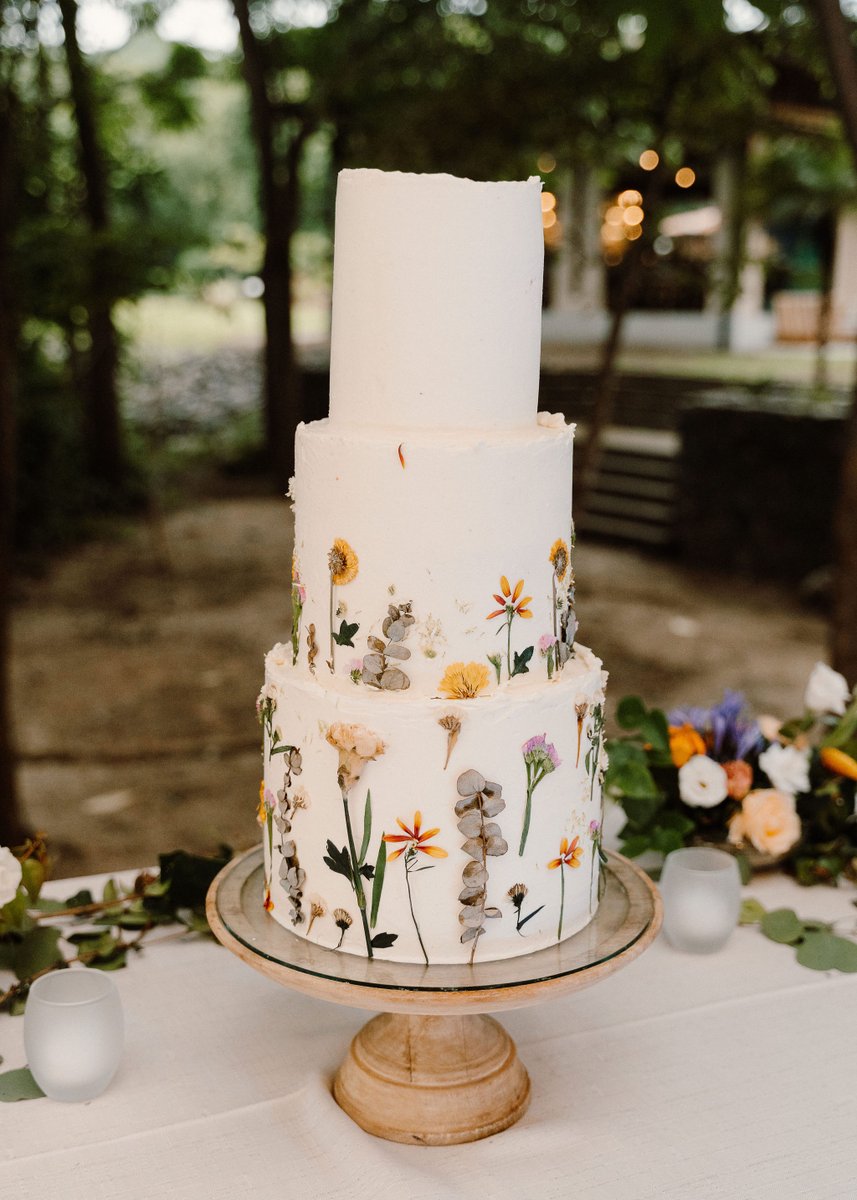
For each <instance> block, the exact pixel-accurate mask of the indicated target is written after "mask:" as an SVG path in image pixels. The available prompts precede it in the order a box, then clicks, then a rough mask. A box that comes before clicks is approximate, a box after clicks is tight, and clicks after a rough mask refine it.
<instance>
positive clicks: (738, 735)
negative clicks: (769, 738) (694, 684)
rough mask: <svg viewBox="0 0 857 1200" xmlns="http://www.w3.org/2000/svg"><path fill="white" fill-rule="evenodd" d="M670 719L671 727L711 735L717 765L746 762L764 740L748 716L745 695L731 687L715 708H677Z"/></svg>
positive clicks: (756, 725)
mask: <svg viewBox="0 0 857 1200" xmlns="http://www.w3.org/2000/svg"><path fill="white" fill-rule="evenodd" d="M668 720H669V723H670V725H685V724H687V725H692V726H693V728H694V729H695V730H696V731H697V732H698V733H700V734H702V736H703V737H709V736H710V738H711V757H712V758H713V759H715V761H717V762H729V761H731V760H732V759H736V758H743V759H746V758H747V757H748V756H749V755H751V754H752V753H753V752H754V751H755V750H757V749H758V748H759V744H760V742H761V740H762V735H761V732H760V731H759V726H758V724H757V723H756V721H754V720H753V719H752V718H750V717H748V716H747V715H746V710H745V697H744V695H743V693H742V692H733V691H731V690H730V689H729V688H727V689H726V691H725V692H724V694H723V699H722V700H721V701H720V703H719V704H715V705H714V706H713V707H712V708H683V709H674V710H673V711H672V712H671V713H670V714H669V717H668Z"/></svg>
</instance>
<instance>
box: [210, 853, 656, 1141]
mask: <svg viewBox="0 0 857 1200" xmlns="http://www.w3.org/2000/svg"><path fill="white" fill-rule="evenodd" d="M603 884H604V887H603V894H602V897H601V902H600V904H599V906H598V909H597V911H596V913H595V914H594V916H593V919H592V920H591V921H590V923H589V924H588V925H586V926H585V927H584V928H583V929H581V930H580V931H579V932H578V933H576V934H575V935H574V936H573V937H570V938H568V939H566V941H564V942H559V943H557V945H555V946H550V947H548V948H547V949H544V950H537V951H535V952H534V953H533V954H525V955H522V956H519V957H517V958H509V959H499V960H494V961H489V962H484V963H482V962H477V963H475V964H470V963H459V964H456V965H452V964H437V965H433V966H424V965H423V964H422V963H396V962H389V961H387V960H384V959H377V958H376V959H367V958H364V957H362V956H361V955H354V954H342V953H338V952H337V951H336V950H326V949H324V948H323V947H322V946H318V945H316V944H315V943H314V942H312V941H311V940H310V939H308V938H306V937H301V936H299V935H296V934H294V933H292V932H290V931H289V930H288V929H287V928H285V927H284V926H282V925H280V924H278V923H277V922H276V921H274V920H272V918H271V917H270V916H269V914H268V913H266V912H265V911H264V909H263V907H262V895H263V891H264V869H263V862H262V848H261V846H260V847H259V848H258V849H254V850H251V851H249V852H248V853H247V854H244V855H242V856H241V857H240V858H236V859H233V860H232V862H231V863H229V864H228V866H226V867H224V869H223V870H222V871H221V872H220V874H219V875H218V876H217V878H216V879H215V880H214V882H213V883H212V885H211V888H210V889H209V893H208V900H207V903H206V912H207V915H208V921H209V924H210V925H211V929H212V932H213V933H214V936H215V937H216V938H217V939H218V940H219V941H221V942H222V943H223V945H224V946H226V947H227V948H228V949H229V950H231V951H232V953H233V954H236V955H237V956H238V957H239V958H240V959H241V960H242V961H243V962H245V963H247V964H248V965H249V966H251V967H253V968H254V970H256V971H260V972H261V973H262V974H263V975H267V976H268V978H269V979H272V980H274V981H275V982H276V983H278V984H280V985H282V986H283V987H287V988H290V989H293V990H294V991H297V992H302V993H303V994H304V995H307V996H312V997H315V998H316V999H319V1000H328V1001H331V1002H332V1003H334V1004H344V1005H347V1006H349V1007H352V1008H364V1009H366V1008H368V1009H369V1010H370V1011H375V1012H380V1013H381V1015H380V1016H377V1017H374V1018H373V1019H372V1020H371V1021H369V1022H368V1023H367V1024H366V1025H364V1026H363V1028H362V1029H361V1030H360V1032H359V1033H358V1034H357V1036H356V1037H355V1038H354V1040H353V1041H352V1043H351V1048H350V1049H349V1051H348V1054H347V1055H346V1057H345V1060H344V1062H343V1063H342V1065H341V1066H340V1068H339V1071H338V1072H337V1075H336V1079H335V1081H334V1084H333V1094H334V1098H335V1099H336V1101H337V1103H338V1104H339V1105H340V1107H341V1108H342V1109H344V1111H345V1112H346V1113H348V1115H349V1116H350V1117H351V1118H352V1119H353V1120H354V1121H356V1123H357V1124H358V1125H360V1126H361V1127H362V1128H363V1129H365V1130H366V1131H367V1132H368V1133H372V1134H375V1135H376V1136H377V1137H382V1138H387V1139H388V1140H389V1141H393V1142H407V1143H408V1144H410V1145H418V1146H451V1145H455V1144H456V1143H458V1142H475V1141H477V1140H478V1139H479V1138H484V1137H490V1136H491V1134H493V1133H499V1132H500V1131H501V1130H502V1129H507V1128H508V1127H509V1126H510V1125H514V1123H515V1122H516V1121H517V1120H518V1119H519V1118H520V1117H522V1116H523V1115H524V1113H525V1112H526V1110H527V1105H528V1104H529V1100H530V1080H529V1076H528V1075H527V1072H526V1071H525V1069H524V1067H523V1065H522V1063H521V1061H520V1059H519V1058H518V1055H517V1051H516V1050H515V1043H514V1042H513V1041H512V1039H511V1038H510V1037H509V1035H508V1033H507V1032H506V1030H505V1029H504V1028H503V1026H502V1025H500V1024H498V1022H497V1021H495V1020H493V1019H492V1018H491V1017H487V1016H485V1015H484V1014H485V1013H486V1012H505V1011H508V1010H510V1009H514V1008H524V1007H526V1006H528V1005H531V1004H543V1003H544V1002H545V1001H546V1000H549V999H551V998H553V997H556V996H563V995H568V994H570V993H572V992H576V991H580V990H581V989H582V988H585V987H591V986H592V985H593V984H595V983H598V982H599V981H600V980H602V979H606V978H607V977H608V976H609V975H612V974H613V973H614V972H615V971H618V970H620V969H621V968H623V967H626V966H627V965H628V964H629V963H631V962H633V961H634V959H635V958H636V957H637V955H638V954H641V953H642V952H643V951H644V950H645V949H646V947H647V946H649V945H651V943H652V941H653V940H654V938H655V936H656V935H657V932H658V930H659V929H660V925H661V916H662V910H661V901H660V896H659V895H658V892H657V889H656V888H655V887H654V885H653V884H652V882H651V880H650V879H648V878H647V876H645V875H644V874H643V872H642V871H640V869H639V868H638V867H635V866H634V865H633V863H630V862H628V860H627V859H625V858H622V857H621V856H620V855H618V854H612V853H608V855H607V865H606V867H605V869H604V877H603Z"/></svg>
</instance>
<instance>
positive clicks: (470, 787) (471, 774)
mask: <svg viewBox="0 0 857 1200" xmlns="http://www.w3.org/2000/svg"><path fill="white" fill-rule="evenodd" d="M456 786H457V787H458V794H459V796H474V795H475V794H476V793H477V792H481V791H482V790H483V789H484V787H485V777H484V776H483V775H480V774H479V772H478V771H473V770H470V771H465V772H464V774H463V775H459V777H458V783H457V785H456Z"/></svg>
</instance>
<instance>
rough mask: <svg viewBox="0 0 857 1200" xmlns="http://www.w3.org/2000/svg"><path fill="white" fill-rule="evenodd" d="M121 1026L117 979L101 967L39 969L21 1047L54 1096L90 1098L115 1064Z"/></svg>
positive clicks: (121, 1037)
mask: <svg viewBox="0 0 857 1200" xmlns="http://www.w3.org/2000/svg"><path fill="white" fill-rule="evenodd" d="M124 1040H125V1027H124V1020H123V1017H122V1002H121V1000H120V999H119V992H118V991H117V988H116V984H115V983H114V982H113V980H112V979H110V977H109V976H107V975H105V974H104V973H103V972H102V971H96V970H86V969H81V970H75V969H72V970H62V971H51V973H50V974H49V975H42V977H41V978H40V979H37V980H36V981H35V983H34V984H33V986H32V987H31V988H30V994H29V996H28V998H27V1007H26V1009H25V1011H24V1047H25V1050H26V1053H27V1061H28V1064H29V1067H30V1070H31V1072H32V1074H33V1078H34V1079H35V1081H36V1083H37V1084H38V1085H39V1087H40V1088H41V1089H42V1091H43V1092H44V1093H45V1095H47V1096H50V1097H51V1099H52V1100H65V1101H74V1100H92V1099H93V1097H95V1096H98V1095H100V1094H101V1093H102V1092H103V1091H104V1089H105V1088H106V1087H107V1085H108V1084H109V1083H110V1081H111V1079H112V1078H113V1076H114V1075H115V1074H116V1068H117V1067H118V1066H119V1059H120V1058H121V1056H122V1046H123V1043H124Z"/></svg>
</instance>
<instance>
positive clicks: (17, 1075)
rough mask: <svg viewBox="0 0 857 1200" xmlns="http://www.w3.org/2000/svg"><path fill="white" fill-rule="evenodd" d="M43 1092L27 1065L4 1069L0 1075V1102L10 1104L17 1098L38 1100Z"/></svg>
mask: <svg viewBox="0 0 857 1200" xmlns="http://www.w3.org/2000/svg"><path fill="white" fill-rule="evenodd" d="M44 1094H45V1093H44V1092H43V1091H42V1089H41V1088H40V1087H39V1085H38V1084H37V1083H36V1081H35V1079H34V1078H33V1075H32V1072H31V1071H30V1068H29V1067H19V1068H18V1070H17V1071H4V1072H3V1073H2V1075H0V1102H2V1103H3V1104H12V1103H15V1102H17V1101H18V1100H39V1099H40V1098H41V1097H42V1096H44Z"/></svg>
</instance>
